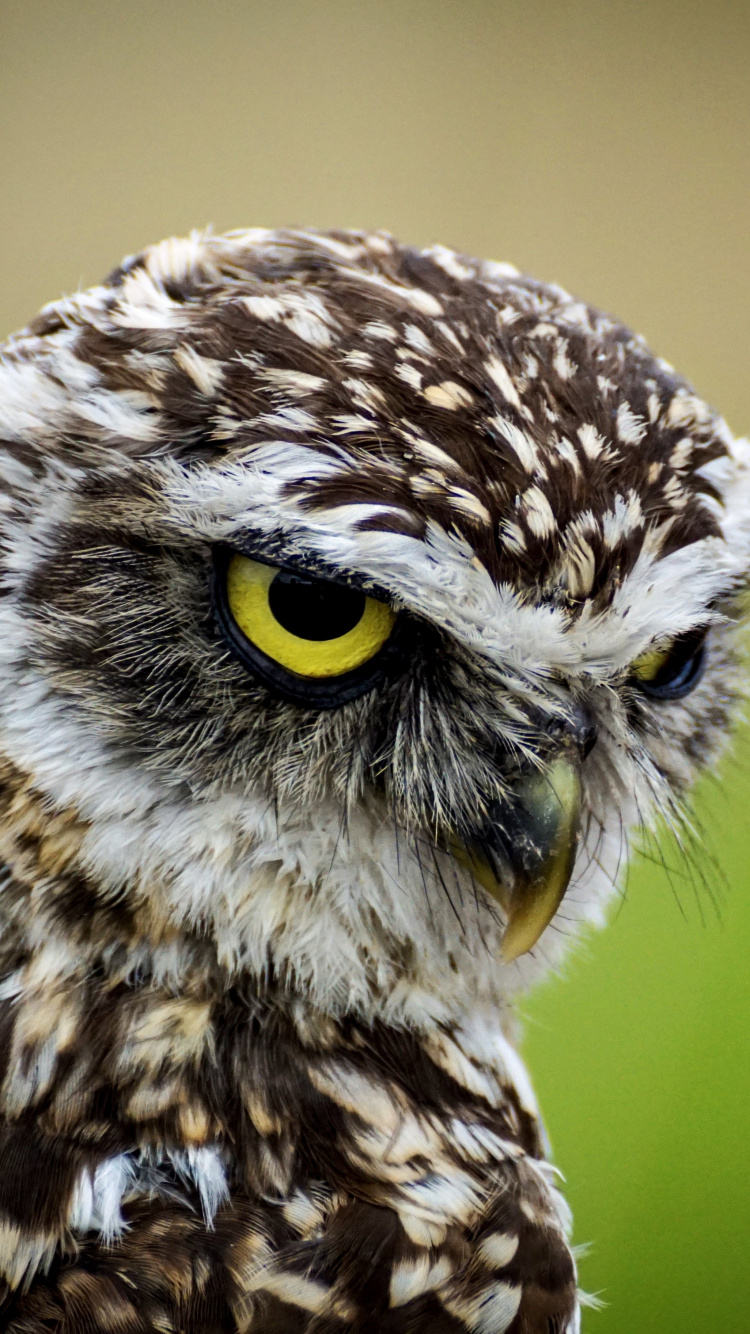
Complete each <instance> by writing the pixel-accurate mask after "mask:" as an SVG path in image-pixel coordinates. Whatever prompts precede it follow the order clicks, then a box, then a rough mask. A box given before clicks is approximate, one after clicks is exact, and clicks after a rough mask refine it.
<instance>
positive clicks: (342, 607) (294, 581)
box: [268, 570, 365, 640]
mask: <svg viewBox="0 0 750 1334" xmlns="http://www.w3.org/2000/svg"><path fill="white" fill-rule="evenodd" d="M268 604H269V606H270V608H271V611H272V612H273V614H274V616H275V617H276V620H277V621H278V622H279V625H283V627H284V629H285V630H288V631H289V633H290V634H291V635H297V637H298V638H299V639H315V640H323V639H338V638H339V637H340V636H341V635H345V634H348V632H349V631H350V630H353V629H354V627H355V625H358V624H359V622H360V621H361V620H362V617H363V615H364V610H365V595H364V593H360V592H359V591H358V590H357V589H356V588H343V587H341V586H340V585H339V584H329V583H326V582H325V580H323V579H307V578H306V577H305V576H304V575H300V574H290V573H289V571H288V570H279V573H278V574H277V575H276V577H275V579H274V580H273V581H272V583H271V586H270V588H269V590H268Z"/></svg>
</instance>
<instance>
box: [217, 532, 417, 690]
mask: <svg viewBox="0 0 750 1334" xmlns="http://www.w3.org/2000/svg"><path fill="white" fill-rule="evenodd" d="M214 605H215V609H216V614H217V620H218V622H219V626H220V628H221V630H222V631H223V633H224V636H225V638H226V639H227V640H228V642H229V645H230V647H231V648H232V649H233V650H234V652H235V653H236V654H237V656H238V657H239V658H240V659H241V660H242V662H243V663H244V664H245V666H247V667H249V668H250V669H251V670H252V671H254V672H255V673H256V675H258V676H260V677H261V679H262V680H263V681H264V682H265V683H266V684H267V685H270V686H272V687H273V688H275V689H276V690H277V691H279V692H280V693H281V694H283V695H285V696H286V697H287V698H292V699H295V700H300V701H302V702H305V703H311V704H316V705H317V706H318V707H321V708H332V707H335V706H336V705H338V704H342V703H344V702H346V700H348V699H353V698H355V697H356V696H357V695H359V694H362V693H363V692H364V691H365V690H367V689H369V688H370V687H371V685H373V684H374V683H375V680H376V679H377V676H378V675H379V673H380V669H381V666H382V663H383V657H384V651H385V650H387V648H388V644H389V640H390V639H391V636H392V632H393V630H394V626H395V623H396V619H397V617H396V613H395V611H394V610H393V608H392V607H390V606H388V604H387V603H385V602H381V601H379V600H378V599H377V598H373V597H368V596H367V594H365V593H363V592H362V591H361V590H359V589H356V588H350V587H348V586H346V585H345V584H339V583H334V582H332V581H330V580H327V579H318V578H314V577H312V576H310V575H306V574H303V573H298V572H296V571H290V570H284V569H279V567H278V566H274V565H266V564H264V563H263V562H261V561H256V560H251V559H250V558H249V557H248V556H243V555H241V554H240V553H238V552H219V553H217V557H216V579H215V584H214Z"/></svg>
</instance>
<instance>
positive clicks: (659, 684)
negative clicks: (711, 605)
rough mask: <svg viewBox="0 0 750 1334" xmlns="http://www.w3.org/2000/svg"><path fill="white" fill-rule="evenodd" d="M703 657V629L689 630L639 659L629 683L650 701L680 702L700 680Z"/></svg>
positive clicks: (704, 633) (703, 668) (704, 656)
mask: <svg viewBox="0 0 750 1334" xmlns="http://www.w3.org/2000/svg"><path fill="white" fill-rule="evenodd" d="M706 657H707V653H706V630H705V628H703V627H701V628H699V629H697V630H689V631H687V633H686V634H684V635H678V636H677V638H676V639H673V640H672V642H671V643H670V644H668V645H667V646H665V647H664V648H660V649H654V650H652V651H651V652H649V653H644V654H643V655H642V657H640V658H638V659H637V660H636V662H634V663H633V666H632V669H631V681H632V682H633V684H634V685H635V686H636V687H637V688H638V690H640V692H641V694H643V695H646V696H648V698H649V699H658V700H675V699H682V698H683V697H684V696H685V695H689V694H690V691H691V690H694V689H695V687H696V686H697V684H698V682H699V681H700V679H701V677H702V675H703V672H704V670H705V666H706Z"/></svg>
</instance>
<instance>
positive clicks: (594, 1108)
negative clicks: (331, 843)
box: [0, 0, 750, 1334]
mask: <svg viewBox="0 0 750 1334" xmlns="http://www.w3.org/2000/svg"><path fill="white" fill-rule="evenodd" d="M749 68H750V5H748V4H747V0H744V3H738V4H729V3H722V0H695V2H693V3H676V2H672V0H669V2H663V0H650V3H638V2H637V0H564V2H560V3H551V2H550V3H539V2H538V0H509V2H508V3H503V2H494V3H493V2H492V0H457V2H455V3H446V2H445V0H319V2H318V3H313V2H309V3H308V2H304V3H303V2H301V0H259V2H258V3H254V2H253V0H206V2H205V3H197V0H122V2H120V0H18V2H17V3H9V2H8V0H0V127H1V128H0V335H2V334H3V333H5V332H9V331H10V330H11V329H13V328H15V327H17V326H20V325H21V324H23V323H24V322H25V321H26V320H27V319H28V318H29V317H31V316H32V315H33V314H34V313H35V311H36V309H37V308H38V307H39V306H40V305H41V304H42V303H43V302H44V301H47V300H50V299H52V298H54V297H56V296H57V295H58V294H59V293H60V292H62V291H71V290H73V289H75V288H76V287H77V286H78V285H79V284H80V283H90V282H95V281H96V280H97V279H98V278H99V277H100V276H101V275H102V274H104V273H106V272H107V271H108V270H109V269H110V268H111V267H112V266H113V265H114V264H115V263H116V262H117V261H118V260H119V258H120V257H121V255H123V254H125V253H129V252H132V251H134V250H136V249H138V248H139V247H140V246H142V245H144V244H146V243H147V242H149V241H153V240H156V239H158V238H160V237H161V236H163V235H167V234H170V233H174V232H177V233H181V232H184V231H187V230H189V229H190V228H191V227H195V226H202V225H204V224H206V223H209V222H212V223H214V224H215V226H216V227H217V228H218V229H223V228H226V227H237V226H248V225H258V224H271V225H280V224H283V223H295V222H301V223H309V224H313V225H318V226H337V225H338V226H341V225H345V226H346V225H352V226H357V225H365V226H379V227H387V228H389V229H391V230H392V231H394V232H396V233H397V234H398V235H400V236H402V237H403V238H405V239H407V240H411V241H415V242H418V243H429V242H432V241H442V242H445V243H446V244H449V245H455V246H457V247H459V248H463V249H466V250H468V251H472V252H474V253H477V254H482V255H488V256H491V257H493V258H496V259H509V260H513V261H514V262H515V263H517V264H519V265H520V266H521V267H523V268H524V269H526V270H528V271H530V272H532V273H534V274H536V275H537V276H539V277H541V278H545V279H552V280H558V281H560V282H561V283H563V284H564V285H565V286H566V287H568V288H569V289H571V290H573V291H575V292H577V293H579V294H580V295H582V296H584V297H586V298H587V299H589V300H592V301H594V302H596V303H597V304H599V305H601V306H604V307H606V308H608V309H611V310H613V311H615V312H616V313H617V314H618V315H619V316H621V317H622V318H624V319H625V320H627V321H628V322H629V323H631V324H633V325H634V326H635V327H636V328H638V329H639V330H641V331H642V332H644V333H645V334H646V336H647V337H648V338H649V340H650V342H651V343H652V345H653V346H654V348H655V349H656V350H657V351H658V352H659V353H660V354H661V355H663V356H665V357H667V358H669V360H670V361H672V362H673V363H674V364H675V365H677V366H678V367H679V368H680V370H682V371H683V372H684V373H685V374H687V375H688V376H689V377H690V378H692V379H693V381H694V382H695V383H696V385H697V387H698V389H699V391H700V392H701V393H702V394H703V395H704V396H705V397H706V398H708V399H709V400H710V401H712V402H713V403H714V404H716V406H718V407H719V408H720V409H721V410H722V411H723V412H724V413H725V414H726V416H727V418H728V420H729V422H730V425H732V426H733V428H734V429H735V430H736V431H738V432H742V431H747V429H748V427H750V374H749V368H750V245H749V244H748V238H749V237H750V189H749V188H748V187H749V186H750V77H749V76H748V70H749ZM749 804H750V740H746V741H744V742H743V743H742V744H741V745H740V746H739V747H738V749H737V750H736V752H735V758H734V760H732V761H728V762H727V763H726V764H725V765H724V768H723V783H722V784H721V785H720V786H719V785H716V784H715V783H714V782H707V783H706V786H705V789H704V790H702V791H701V792H700V794H699V796H698V812H699V816H700V821H701V824H702V827H703V828H704V829H705V830H707V831H709V834H710V839H709V841H710V843H711V845H712V847H713V855H714V857H715V859H716V860H717V861H718V863H719V866H720V871H717V870H714V871H711V870H710V869H706V868H707V866H708V865H709V853H708V852H705V853H704V854H703V855H702V856H701V858H700V863H701V865H700V867H699V868H698V870H696V871H695V880H694V882H693V881H691V879H690V875H689V874H687V873H686V868H685V867H684V866H683V865H681V864H680V862H679V858H678V857H677V856H676V854H675V851H674V849H672V848H670V847H665V849H664V856H665V858H666V859H667V861H668V862H669V863H670V864H674V867H675V872H676V873H675V874H673V876H672V883H671V884H670V880H669V877H668V876H667V874H666V873H665V872H664V871H663V870H661V869H659V868H658V867H657V866H655V865H654V864H653V862H648V863H645V862H644V863H641V864H639V865H638V866H637V867H636V869H635V870H634V871H633V873H632V875H631V877H630V881H629V883H628V886H627V892H626V894H625V897H624V901H623V903H622V905H621V907H620V909H619V911H618V912H617V914H616V915H615V917H614V920H613V921H612V923H611V925H610V927H609V930H608V931H607V932H605V933H603V934H602V935H600V936H598V937H596V938H595V939H592V940H591V941H589V942H587V943H586V944H585V945H584V946H582V947H581V949H580V950H579V951H578V954H577V956H576V958H575V959H574V960H573V961H572V962H571V964H570V965H569V966H568V968H567V969H566V976H565V977H564V978H561V979H556V980H554V981H553V982H551V983H550V984H548V985H547V986H546V987H545V988H543V989H542V990H541V991H540V992H539V993H537V994H536V995H535V996H534V997H532V998H530V999H529V1000H528V1001H527V1002H526V1005H525V1012H526V1014H527V1041H526V1052H527V1055H528V1057H529V1060H530V1062H531V1065H532V1068H533V1073H534V1076H535V1080H536V1083H537V1087H538V1090H539V1093H540V1096H541V1100H542V1103H543V1107H544V1110H545V1113H546V1117H547V1122H548V1126H549V1130H550V1134H551V1136H552V1140H553V1143H554V1146H555V1150H556V1154H557V1158H558V1161H559V1163H560V1165H561V1167H562V1168H563V1170H564V1172H565V1174H566V1177H567V1179H568V1186H567V1193H568V1196H569V1198H570V1200H571V1202H572V1205H573V1207H574V1210H575V1215H576V1240H577V1241H579V1242H584V1241H585V1242H590V1243H591V1250H590V1254H589V1256H588V1258H587V1259H585V1260H584V1261H583V1264H582V1279H583V1282H584V1285H585V1286H586V1287H587V1288H588V1289H589V1290H590V1291H597V1292H599V1293H600V1294H601V1295H602V1296H603V1297H604V1299H605V1300H606V1301H607V1303H608V1305H607V1307H606V1309H605V1310H604V1311H602V1312H601V1313H599V1314H595V1313H591V1314H590V1315H587V1317H586V1322H585V1324H586V1329H587V1331H591V1332H592V1334H596V1331H599V1334H635V1332H636V1331H637V1332H638V1334H648V1332H649V1331H654V1334H656V1332H657V1331H658V1334H671V1331H686V1330H687V1331H690V1332H691V1334H716V1332H717V1331H722V1334H735V1332H736V1334H740V1332H741V1331H746V1330H748V1329H749V1328H750V1316H749V1315H748V1300H747V1295H746V1294H747V1290H748V1286H749V1284H748V1275H750V1259H749V1258H748V1250H749V1249H750V1226H749V1225H750V1148H749V1147H748V1141H749V1137H748V1133H747V1128H748V1119H749V1118H748V1107H747V1103H748V1097H749V1096H750V1060H749V1057H750V1050H749V1049H748V1047H749V1042H748V1036H747V1035H748V1032H749V1031H750V984H749V983H748V963H747V960H748V957H750V903H749V902H748V894H747V889H748V883H749V882H750V872H749V867H748V863H750V831H748V822H747V818H746V812H747V811H748V807H749ZM701 874H704V875H705V876H707V878H708V882H709V884H708V888H706V887H705V886H703V884H702V881H701ZM722 875H723V876H724V877H725V881H726V884H724V886H723V888H722ZM709 890H713V891H714V892H719V891H721V894H722V898H723V903H722V908H721V916H720V920H719V919H718V918H717V915H716V914H715V912H714V910H713V908H712V904H711V893H710V892H709Z"/></svg>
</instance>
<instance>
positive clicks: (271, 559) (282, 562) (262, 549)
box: [213, 530, 396, 602]
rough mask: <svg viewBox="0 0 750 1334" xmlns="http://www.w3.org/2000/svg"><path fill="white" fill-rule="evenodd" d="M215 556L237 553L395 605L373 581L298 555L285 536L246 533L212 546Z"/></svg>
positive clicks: (313, 556)
mask: <svg viewBox="0 0 750 1334" xmlns="http://www.w3.org/2000/svg"><path fill="white" fill-rule="evenodd" d="M213 551H214V554H215V555H218V556H219V558H221V556H222V554H223V555H224V558H226V554H227V552H232V551H236V552H239V553H240V554H241V555H242V556H248V557H249V558H250V559H251V560H256V561H258V562H259V563H260V564H261V565H272V566H274V567H275V568H278V569H280V570H288V571H289V573H291V574H302V575H305V576H307V578H310V579H324V580H325V581H326V582H327V583H331V584H338V585H339V586H340V587H342V588H356V589H359V590H361V591H362V592H363V593H368V594H369V595H370V596H371V597H374V598H378V599H379V600H380V601H381V602H394V601H395V600H396V595H395V594H394V592H393V589H391V588H386V587H385V585H384V584H381V583H379V582H378V581H377V580H375V579H372V578H371V577H370V576H369V575H366V574H363V573H362V572H361V571H359V570H352V569H346V570H342V569H341V567H340V566H338V565H333V564H332V563H331V562H330V561H326V560H324V559H322V558H321V557H320V556H318V555H317V554H316V553H314V552H310V551H300V550H299V548H298V547H297V546H296V545H292V544H291V543H290V541H289V538H288V536H287V535H286V534H281V533H271V534H268V533H263V534H260V533H252V532H249V531H247V530H245V531H244V532H243V533H242V534H238V535H236V536H234V537H233V538H232V540H231V542H222V543H215V544H214V547H213Z"/></svg>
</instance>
